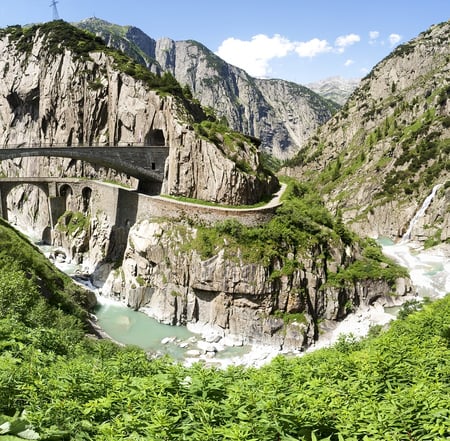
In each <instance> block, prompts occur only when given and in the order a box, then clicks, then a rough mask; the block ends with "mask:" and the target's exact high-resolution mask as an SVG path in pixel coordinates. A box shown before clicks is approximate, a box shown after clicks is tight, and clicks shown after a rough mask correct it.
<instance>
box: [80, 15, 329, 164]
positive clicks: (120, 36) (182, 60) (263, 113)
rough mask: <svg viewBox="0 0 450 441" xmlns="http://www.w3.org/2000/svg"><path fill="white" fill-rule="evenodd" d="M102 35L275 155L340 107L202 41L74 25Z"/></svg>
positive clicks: (98, 23)
mask: <svg viewBox="0 0 450 441" xmlns="http://www.w3.org/2000/svg"><path fill="white" fill-rule="evenodd" d="M75 25H76V26H79V27H80V28H83V29H86V30H89V31H91V32H94V33H96V34H97V35H100V36H101V37H102V38H104V39H105V41H106V42H107V43H108V45H111V46H113V47H117V48H120V49H121V50H124V51H126V52H127V53H128V54H130V55H131V56H133V57H135V59H136V60H138V61H139V62H140V63H142V64H144V65H145V66H147V67H148V68H149V69H150V70H153V71H166V72H170V73H172V74H173V75H174V76H175V78H176V79H177V80H178V81H179V82H180V83H181V84H182V85H183V86H188V87H189V88H190V89H191V90H192V93H193V94H194V96H195V97H196V98H197V99H198V100H199V101H200V103H201V104H202V105H203V106H205V107H209V108H212V109H214V110H215V111H216V112H217V114H218V116H219V117H223V118H225V119H226V120H227V121H228V123H229V125H230V127H232V128H233V129H234V130H237V131H239V132H242V133H245V134H248V135H251V136H254V137H257V138H259V139H261V148H262V149H263V150H264V151H266V152H269V153H271V154H273V155H274V156H275V157H277V158H287V157H291V156H292V155H293V154H294V153H295V152H297V151H298V150H299V149H300V148H301V147H302V146H303V145H304V144H305V142H306V140H307V139H308V137H309V136H310V135H311V134H312V133H313V132H314V131H315V130H316V129H317V127H319V126H320V125H321V124H323V123H324V122H325V121H327V120H328V119H329V118H330V117H331V114H332V112H333V111H335V110H336V109H337V108H338V106H337V105H336V103H334V102H331V101H329V100H326V99H324V98H321V97H320V96H319V95H317V94H316V93H314V92H312V91H311V90H310V89H307V88H306V87H303V86H301V85H298V84H295V83H290V82H288V81H284V80H276V79H272V80H260V79H255V78H252V77H251V76H249V75H248V74H247V73H246V72H245V71H244V70H242V69H239V68H237V67H235V66H232V65H230V64H228V63H226V62H225V61H224V60H222V59H221V58H219V57H218V56H217V55H215V54H214V53H213V52H212V51H211V50H209V49H208V48H206V47H205V46H204V45H202V44H201V43H199V42H196V41H193V40H188V41H173V40H171V39H169V38H163V39H160V40H153V39H152V38H150V37H149V36H148V35H146V34H145V33H144V32H142V31H141V30H140V29H138V28H135V27H133V26H117V25H113V24H111V23H108V22H105V21H103V20H99V19H96V18H91V19H87V20H83V21H81V22H79V23H75Z"/></svg>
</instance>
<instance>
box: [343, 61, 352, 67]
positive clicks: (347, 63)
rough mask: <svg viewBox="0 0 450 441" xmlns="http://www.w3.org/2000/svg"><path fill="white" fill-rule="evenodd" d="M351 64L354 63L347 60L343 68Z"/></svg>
mask: <svg viewBox="0 0 450 441" xmlns="http://www.w3.org/2000/svg"><path fill="white" fill-rule="evenodd" d="M353 63H354V61H353V60H350V59H348V60H347V61H346V62H345V63H344V66H345V67H348V66H351V65H352V64H353Z"/></svg>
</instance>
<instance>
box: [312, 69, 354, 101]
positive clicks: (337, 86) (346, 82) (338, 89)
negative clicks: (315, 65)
mask: <svg viewBox="0 0 450 441" xmlns="http://www.w3.org/2000/svg"><path fill="white" fill-rule="evenodd" d="M360 81H361V79H360V78H343V77H341V76H333V77H329V78H325V79H323V80H319V81H315V82H313V83H309V84H307V85H306V87H308V88H310V89H311V90H314V92H316V93H318V94H319V95H321V96H322V97H324V98H327V99H329V100H331V101H334V102H336V103H338V104H340V105H341V106H343V105H344V104H345V102H346V101H347V99H348V97H349V96H350V95H351V94H352V93H353V91H354V90H355V89H356V88H357V87H358V84H359V83H360Z"/></svg>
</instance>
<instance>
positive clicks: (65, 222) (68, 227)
mask: <svg viewBox="0 0 450 441" xmlns="http://www.w3.org/2000/svg"><path fill="white" fill-rule="evenodd" d="M90 223H91V218H90V216H88V215H86V214H84V213H81V212H80V211H66V212H65V213H64V214H63V215H62V216H61V217H60V218H59V219H58V224H57V228H58V229H59V230H60V231H64V232H66V233H68V234H69V235H70V236H74V235H76V234H79V233H81V232H82V231H86V232H87V231H89V227H90Z"/></svg>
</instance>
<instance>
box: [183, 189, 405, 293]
mask: <svg viewBox="0 0 450 441" xmlns="http://www.w3.org/2000/svg"><path fill="white" fill-rule="evenodd" d="M197 228H198V230H197V236H196V238H195V239H194V240H192V241H186V242H185V244H184V247H183V249H184V251H188V250H190V249H194V250H196V251H197V252H198V253H199V254H200V256H201V257H202V259H208V258H211V257H213V256H215V255H216V254H217V253H218V251H219V250H222V249H223V250H224V252H225V254H224V256H225V257H226V258H228V259H231V260H234V259H237V258H238V256H239V258H240V259H242V260H243V261H244V262H247V263H261V264H263V265H264V266H265V267H266V268H267V269H268V271H270V273H271V275H272V279H276V278H278V277H280V276H282V275H291V274H293V272H294V271H295V270H297V269H298V268H299V267H300V266H301V260H302V255H303V253H306V255H307V256H315V257H314V258H316V259H318V260H332V258H331V254H332V251H331V247H332V246H333V244H334V245H338V244H339V243H341V246H342V244H345V245H350V244H354V245H355V246H356V247H361V249H362V250H363V251H362V257H361V258H360V259H358V260H355V261H354V262H353V263H351V262H349V265H348V266H347V267H342V268H341V267H340V268H339V272H338V273H336V274H334V273H332V272H330V273H329V274H328V277H329V283H331V284H332V285H337V286H341V285H343V284H348V283H354V282H356V281H358V280H366V279H383V280H386V281H388V282H389V283H394V281H395V279H396V278H397V277H404V276H407V273H406V272H405V271H404V270H403V269H402V268H401V267H399V266H398V265H396V264H395V263H394V262H392V261H391V260H390V259H388V258H386V257H385V256H384V255H383V254H382V253H381V250H380V247H379V246H378V245H377V244H376V243H375V242H374V241H370V240H367V241H362V240H357V238H356V237H355V236H354V235H353V234H352V233H351V232H350V231H349V230H348V229H347V228H346V227H345V226H344V224H343V222H342V218H341V216H340V214H338V216H336V218H333V217H332V216H331V214H330V213H329V211H328V210H327V209H326V208H325V205H324V203H323V201H322V200H321V199H320V197H319V196H318V195H317V193H316V192H315V191H314V190H313V189H312V188H310V187H309V186H307V185H305V184H299V183H297V182H295V181H289V182H288V187H287V189H286V191H285V193H284V196H283V205H282V206H281V207H279V208H278V209H277V212H276V215H275V216H274V218H273V219H272V220H271V221H269V222H268V223H267V224H264V225H260V226H256V227H247V226H244V225H242V224H241V223H239V222H237V221H234V220H227V221H224V222H221V223H218V224H216V225H215V226H213V227H206V226H198V227H197ZM292 256H294V257H292Z"/></svg>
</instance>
